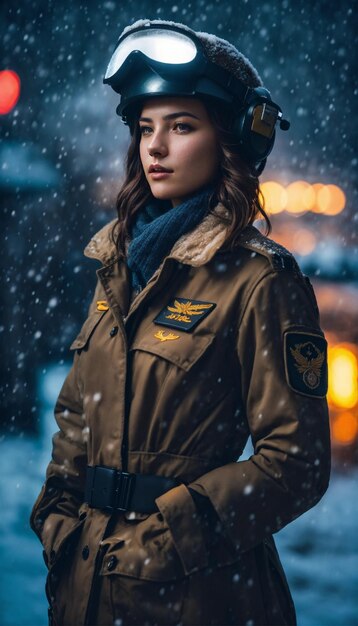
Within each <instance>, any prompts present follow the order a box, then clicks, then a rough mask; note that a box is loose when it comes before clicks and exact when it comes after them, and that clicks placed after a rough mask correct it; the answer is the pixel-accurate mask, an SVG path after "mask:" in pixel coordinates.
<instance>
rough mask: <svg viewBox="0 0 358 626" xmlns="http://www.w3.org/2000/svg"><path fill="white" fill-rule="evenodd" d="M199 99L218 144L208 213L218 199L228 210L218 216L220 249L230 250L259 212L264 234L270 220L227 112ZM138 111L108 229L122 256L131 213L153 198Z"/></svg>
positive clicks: (132, 120) (254, 175)
mask: <svg viewBox="0 0 358 626" xmlns="http://www.w3.org/2000/svg"><path fill="white" fill-rule="evenodd" d="M202 102H203V104H204V106H205V107H206V109H207V112H208V115H209V117H210V120H211V122H212V124H213V125H214V127H215V129H216V133H217V139H218V145H219V163H220V168H219V172H218V176H217V179H216V184H215V190H214V192H213V194H212V196H211V198H210V200H209V212H211V213H214V212H215V210H214V209H215V205H216V204H217V203H218V202H220V203H222V204H223V205H224V206H225V208H227V209H228V210H229V213H230V217H229V218H225V217H222V216H220V219H222V221H223V222H225V224H226V225H227V228H228V231H227V236H226V239H225V242H224V246H223V248H225V249H227V248H229V249H231V250H232V249H233V248H234V247H235V245H236V243H237V239H238V237H239V235H240V233H241V231H242V230H243V229H244V228H245V227H246V226H247V225H249V224H252V223H253V222H254V220H255V219H257V218H258V217H259V216H260V215H261V216H262V217H263V219H264V221H265V226H266V232H265V234H266V235H268V234H270V232H271V230H272V227H271V222H270V220H269V217H268V215H267V214H266V212H265V208H264V205H265V202H264V197H263V194H262V192H261V190H260V183H259V179H258V176H257V175H256V174H255V173H254V171H253V169H252V168H251V167H250V165H249V164H248V163H247V162H246V161H245V160H244V158H243V156H242V154H241V153H240V151H239V146H238V144H237V142H235V137H234V136H233V134H232V132H231V131H230V124H231V121H230V116H228V112H227V111H225V110H224V109H221V108H220V107H218V105H217V104H216V103H213V102H212V101H209V100H204V99H202ZM140 111H141V107H140V108H139V107H138V108H137V110H136V112H135V113H133V117H132V119H131V121H130V128H131V133H132V139H131V142H130V145H129V148H128V152H127V157H126V169H125V179H124V182H123V184H122V187H121V189H120V191H119V193H118V196H117V201H116V208H117V213H118V220H117V222H116V223H115V225H114V227H113V230H112V238H113V241H114V243H115V244H116V247H117V249H118V253H119V254H120V255H122V256H125V241H126V239H127V238H129V230H130V227H131V224H132V222H133V219H134V216H135V214H136V213H138V211H140V210H141V208H142V207H143V206H145V204H146V203H147V202H149V201H150V200H153V199H154V196H153V195H152V193H151V190H150V186H149V184H148V182H147V179H146V177H145V174H144V171H143V167H142V164H141V160H140V156H139V144H140V139H141V134H140V130H139V124H138V121H137V120H138V118H139V114H140ZM228 120H229V121H228Z"/></svg>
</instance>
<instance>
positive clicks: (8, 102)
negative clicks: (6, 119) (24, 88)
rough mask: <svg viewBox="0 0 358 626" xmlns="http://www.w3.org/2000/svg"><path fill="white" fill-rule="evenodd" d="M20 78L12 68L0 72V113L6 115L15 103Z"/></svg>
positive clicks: (18, 91) (17, 97) (18, 93)
mask: <svg viewBox="0 0 358 626" xmlns="http://www.w3.org/2000/svg"><path fill="white" fill-rule="evenodd" d="M20 85H21V83H20V78H19V76H18V75H17V74H16V72H13V71H12V70H2V71H1V72H0V115H6V114H7V113H10V111H11V110H12V109H13V108H14V106H15V105H16V103H17V101H18V99H19V96H20Z"/></svg>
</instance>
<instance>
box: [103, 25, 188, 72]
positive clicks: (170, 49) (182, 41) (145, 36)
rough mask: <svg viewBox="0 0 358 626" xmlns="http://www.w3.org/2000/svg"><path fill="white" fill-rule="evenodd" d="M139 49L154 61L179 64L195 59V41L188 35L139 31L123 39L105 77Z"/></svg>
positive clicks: (163, 31)
mask: <svg viewBox="0 0 358 626" xmlns="http://www.w3.org/2000/svg"><path fill="white" fill-rule="evenodd" d="M135 50H138V51H139V52H142V53H143V54H145V55H146V56H147V57H149V58H150V59H152V60H153V61H158V62H160V63H169V64H173V65H175V64H178V63H190V61H193V59H195V56H196V54H197V49H196V45H195V43H194V42H193V41H192V40H191V39H190V37H187V36H186V35H184V34H182V33H179V32H176V31H169V30H160V29H154V28H153V29H150V30H148V31H145V30H144V31H138V32H135V33H132V34H131V35H128V36H127V37H125V39H123V41H122V42H121V43H120V44H119V46H118V47H117V48H116V50H115V51H114V53H113V55H112V58H111V60H110V62H109V65H108V68H107V71H106V75H105V78H110V77H111V76H113V75H114V74H115V73H116V72H117V71H118V70H119V69H120V67H122V65H123V63H124V62H125V60H126V59H127V58H128V56H129V55H130V53H131V52H134V51H135Z"/></svg>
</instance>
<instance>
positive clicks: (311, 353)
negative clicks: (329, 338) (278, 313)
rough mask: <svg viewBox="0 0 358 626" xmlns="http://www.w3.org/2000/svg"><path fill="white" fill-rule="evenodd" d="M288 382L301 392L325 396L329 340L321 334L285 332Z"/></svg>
mask: <svg viewBox="0 0 358 626" xmlns="http://www.w3.org/2000/svg"><path fill="white" fill-rule="evenodd" d="M285 369H286V377H287V382H288V384H289V385H290V387H292V389H294V390H295V391H298V392H299V393H302V394H304V395H308V396H317V397H324V396H325V395H326V393H327V342H326V340H325V339H324V337H322V336H321V335H316V334H314V333H303V332H287V333H285Z"/></svg>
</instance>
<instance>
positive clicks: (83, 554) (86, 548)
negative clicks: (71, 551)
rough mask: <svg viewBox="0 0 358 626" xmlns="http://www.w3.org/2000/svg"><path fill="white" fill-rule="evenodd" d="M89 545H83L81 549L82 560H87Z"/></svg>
mask: <svg viewBox="0 0 358 626" xmlns="http://www.w3.org/2000/svg"><path fill="white" fill-rule="evenodd" d="M89 553H90V550H89V547H88V546H84V548H83V550H82V558H83V560H84V561H87V559H88V557H89Z"/></svg>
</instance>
